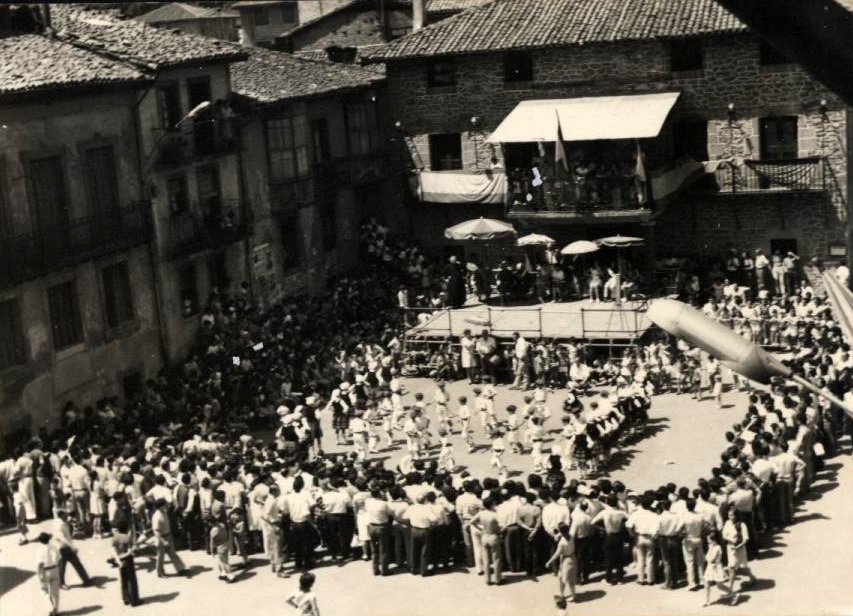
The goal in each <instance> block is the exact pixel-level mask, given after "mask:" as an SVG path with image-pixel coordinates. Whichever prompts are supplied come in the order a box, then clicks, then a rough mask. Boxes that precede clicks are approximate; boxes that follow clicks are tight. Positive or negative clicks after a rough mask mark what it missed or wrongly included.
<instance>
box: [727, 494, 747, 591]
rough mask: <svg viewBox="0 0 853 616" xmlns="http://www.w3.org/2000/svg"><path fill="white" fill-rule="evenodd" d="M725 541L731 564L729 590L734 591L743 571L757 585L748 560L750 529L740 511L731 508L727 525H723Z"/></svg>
mask: <svg viewBox="0 0 853 616" xmlns="http://www.w3.org/2000/svg"><path fill="white" fill-rule="evenodd" d="M722 535H723V540H724V541H725V542H726V554H727V556H728V564H729V588H731V589H732V590H734V583H735V576H737V572H738V570H743V571H745V572H746V574H747V575H748V576H749V584H753V583H755V576H754V575H753V574H752V571H751V570H750V568H749V563H748V562H747V558H746V544H747V542H748V541H749V529H748V528H747V526H746V524H745V523H744V522H742V521H741V519H740V511H738V510H737V509H736V508H735V507H734V506H730V507H729V511H728V514H727V519H726V523H725V524H723V531H722Z"/></svg>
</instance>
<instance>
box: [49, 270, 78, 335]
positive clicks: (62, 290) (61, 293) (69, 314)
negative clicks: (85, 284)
mask: <svg viewBox="0 0 853 616" xmlns="http://www.w3.org/2000/svg"><path fill="white" fill-rule="evenodd" d="M47 303H48V306H49V308H50V323H51V327H52V329H53V348H54V350H57V351H59V350H60V349H64V348H66V347H70V346H71V345H73V344H77V343H79V342H83V321H82V319H81V317H80V302H79V298H78V297H77V285H76V283H75V282H74V281H73V280H69V281H68V282H63V283H61V284H58V285H54V286H52V287H50V288H49V289H48V290H47Z"/></svg>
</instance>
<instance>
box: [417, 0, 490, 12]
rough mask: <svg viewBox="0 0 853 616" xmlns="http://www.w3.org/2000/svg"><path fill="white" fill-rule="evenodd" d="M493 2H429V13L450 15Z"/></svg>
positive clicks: (431, 0)
mask: <svg viewBox="0 0 853 616" xmlns="http://www.w3.org/2000/svg"><path fill="white" fill-rule="evenodd" d="M488 2H492V0H427V5H426V8H427V13H450V12H459V11H464V10H466V9H472V8H474V7H476V6H483V5H484V4H486V3H488Z"/></svg>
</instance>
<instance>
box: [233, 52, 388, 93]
mask: <svg viewBox="0 0 853 616" xmlns="http://www.w3.org/2000/svg"><path fill="white" fill-rule="evenodd" d="M249 52H250V55H249V59H248V60H245V61H243V62H235V63H234V64H232V65H231V88H232V91H233V92H234V93H235V94H237V95H238V96H240V97H243V98H245V99H248V100H250V101H252V102H254V103H259V104H261V105H270V104H275V103H281V102H284V101H288V100H293V99H298V98H309V97H312V96H317V95H319V94H329V93H332V92H335V91H336V90H348V89H351V88H358V87H365V86H369V85H371V84H374V83H378V82H380V81H382V79H383V76H382V75H381V74H379V73H377V72H376V71H374V70H370V69H366V68H363V67H361V66H354V65H352V64H336V63H332V62H322V61H317V60H308V59H305V58H299V57H295V56H293V55H291V54H289V53H284V52H278V51H270V50H266V49H259V48H252V49H250V50H249Z"/></svg>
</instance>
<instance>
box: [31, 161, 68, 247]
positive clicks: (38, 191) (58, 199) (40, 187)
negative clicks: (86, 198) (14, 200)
mask: <svg viewBox="0 0 853 616" xmlns="http://www.w3.org/2000/svg"><path fill="white" fill-rule="evenodd" d="M29 178H30V187H31V190H32V197H33V204H32V205H33V207H34V208H35V212H34V214H35V215H34V216H33V217H32V219H33V220H34V221H35V224H36V226H37V227H38V228H39V229H40V230H41V231H58V230H60V229H63V228H67V226H68V219H69V216H68V203H67V199H66V191H65V173H64V170H63V167H62V156H48V157H45V158H34V159H32V160H30V164H29ZM57 239H59V236H57Z"/></svg>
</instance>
